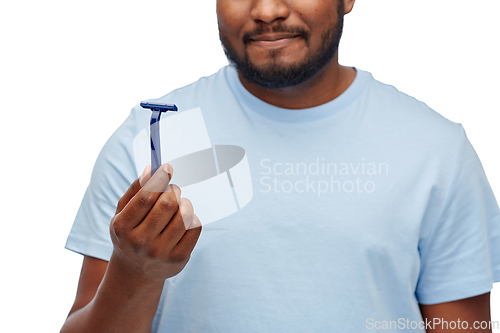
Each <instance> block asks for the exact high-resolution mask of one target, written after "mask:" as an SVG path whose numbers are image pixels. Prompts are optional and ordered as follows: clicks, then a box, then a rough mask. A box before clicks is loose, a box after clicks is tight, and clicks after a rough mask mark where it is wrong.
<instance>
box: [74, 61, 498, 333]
mask: <svg viewBox="0 0 500 333" xmlns="http://www.w3.org/2000/svg"><path fill="white" fill-rule="evenodd" d="M356 71H357V74H356V78H355V80H354V82H353V83H352V84H351V86H350V87H349V88H348V89H347V90H346V91H345V92H344V93H343V94H342V95H340V96H339V97H338V98H336V99H335V100H333V101H330V102H328V103H326V104H323V105H321V106H317V107H313V108H308V109H300V110H291V109H283V108H279V107H276V106H273V105H270V104H267V103H265V102H263V101H262V100H260V99H258V98H256V97H255V96H253V95H252V94H251V93H250V92H248V91H247V90H246V89H245V88H244V87H243V85H242V84H241V82H240V81H239V78H238V76H237V72H236V70H235V69H234V68H233V67H231V66H226V67H223V68H222V69H221V70H220V71H219V72H218V73H216V74H214V75H212V76H210V77H205V78H202V79H200V80H198V81H197V82H195V83H193V84H191V85H189V86H186V87H183V88H180V89H177V90H175V91H173V92H171V93H170V94H168V95H166V96H164V97H162V98H160V99H158V102H163V103H175V104H176V105H177V106H178V107H179V110H180V111H179V112H182V111H184V110H190V109H193V108H198V107H199V108H200V109H201V112H202V114H203V119H204V121H205V125H206V128H207V131H208V134H209V136H210V140H211V142H212V143H213V144H221V145H235V146H240V147H242V148H243V149H244V150H245V153H246V156H247V158H248V165H249V169H250V173H251V179H252V187H253V197H252V199H251V201H250V202H249V203H248V204H247V205H246V206H245V207H242V208H241V209H240V210H238V211H237V212H236V213H234V214H232V215H229V216H227V217H225V218H223V219H220V220H218V221H215V222H213V223H210V224H207V225H205V226H203V229H202V233H201V235H200V238H199V240H198V243H197V245H196V247H195V249H194V251H193V253H192V255H191V258H190V260H189V262H188V264H187V265H186V267H185V268H184V270H183V271H182V272H180V273H179V274H178V275H176V276H175V277H172V278H170V279H167V280H166V282H165V286H164V290H163V293H162V297H161V300H160V304H159V307H158V312H157V314H156V317H155V319H154V322H153V331H154V332H177V333H180V332H205V333H208V332H221V333H234V332H238V333H242V332H256V333H257V332H258V333H262V332H276V333H277V332H284V333H285V332H286V333H293V332H297V333H299V332H300V333H303V332H342V333H346V332H365V331H367V332H373V331H377V329H376V328H380V327H381V326H383V325H393V326H392V328H393V329H392V330H390V329H385V330H384V329H383V330H381V331H386V332H388V331H405V330H407V329H408V330H411V328H414V330H412V331H417V332H425V330H424V329H423V328H418V327H417V325H418V323H419V322H420V321H421V320H422V317H421V314H420V311H419V306H418V303H422V304H434V303H442V302H448V301H453V300H457V299H462V298H467V297H472V296H476V295H480V294H484V293H487V292H489V291H490V290H491V289H492V284H493V282H497V281H500V210H499V207H498V203H497V201H496V199H495V197H494V194H493V192H492V190H491V188H490V185H489V183H488V181H487V178H486V176H485V173H484V170H483V168H482V166H481V163H480V161H479V159H478V156H477V154H476V152H475V151H474V149H473V147H472V146H471V144H470V142H469V140H468V139H467V137H466V134H465V131H464V129H463V127H462V125H461V124H460V123H455V122H452V121H450V120H448V119H446V118H444V117H443V116H441V115H440V114H438V113H437V112H435V111H434V110H432V109H430V108H429V107H428V106H427V105H425V104H424V103H422V102H420V101H418V100H416V99H415V98H413V97H410V96H408V95H406V94H404V93H402V92H400V91H398V90H397V89H396V88H394V87H393V86H390V85H386V84H384V83H381V82H379V81H377V80H375V79H374V78H373V76H372V75H371V74H370V73H369V72H367V71H363V70H360V69H356ZM168 116H172V115H169V114H166V115H165V116H164V117H168ZM149 117H150V113H149V112H147V111H145V110H144V109H142V108H140V107H139V106H136V107H134V108H133V109H132V111H131V113H130V115H129V117H128V118H127V119H126V120H125V122H124V123H123V124H122V125H121V126H120V128H119V129H118V130H117V131H116V132H115V133H114V134H113V135H112V137H111V138H110V139H109V141H108V142H107V143H106V144H105V146H104V148H103V149H102V152H101V153H100V155H99V157H98V159H97V162H96V164H95V167H94V171H93V174H92V179H91V181H90V185H89V187H88V189H87V191H86V193H85V196H84V198H83V201H82V204H81V207H80V209H79V211H78V214H77V216H76V219H75V222H74V225H73V228H72V230H71V233H70V234H69V237H68V240H67V243H66V248H68V249H70V250H72V251H76V252H78V253H82V254H85V255H89V256H93V257H97V258H101V259H104V260H109V257H110V255H111V252H112V243H111V240H110V237H109V223H110V220H111V218H112V217H113V215H114V212H115V209H116V204H117V202H118V200H119V198H120V197H121V196H122V195H123V194H124V193H125V191H126V190H127V188H128V187H129V185H130V184H131V183H132V182H133V181H134V179H135V178H136V177H137V173H136V170H135V165H134V153H133V147H132V146H133V140H134V138H135V137H136V135H137V134H138V133H139V132H140V131H141V130H142V129H143V128H144V127H146V126H147V125H148V124H149ZM186 130H189V129H186ZM164 162H168V161H164ZM174 173H175V170H174ZM194 209H195V212H196V207H194ZM202 223H203V221H202ZM396 325H397V326H396ZM416 327H417V328H416Z"/></svg>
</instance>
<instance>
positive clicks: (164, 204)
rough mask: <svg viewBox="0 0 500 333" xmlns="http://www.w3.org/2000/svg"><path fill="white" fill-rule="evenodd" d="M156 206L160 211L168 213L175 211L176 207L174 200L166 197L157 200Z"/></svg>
mask: <svg viewBox="0 0 500 333" xmlns="http://www.w3.org/2000/svg"><path fill="white" fill-rule="evenodd" d="M158 205H159V206H160V208H161V209H162V210H165V211H169V212H170V211H173V210H176V209H177V207H178V206H177V202H176V201H175V199H172V198H171V197H170V196H168V195H163V196H161V198H160V199H159V200H158Z"/></svg>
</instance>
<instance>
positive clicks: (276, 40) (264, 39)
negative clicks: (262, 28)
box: [251, 35, 300, 49]
mask: <svg viewBox="0 0 500 333" xmlns="http://www.w3.org/2000/svg"><path fill="white" fill-rule="evenodd" d="M298 37H300V36H298V35H265V36H258V37H254V38H252V39H251V42H252V44H254V45H256V46H259V47H262V48H266V49H274V48H280V47H284V46H287V45H289V44H291V43H293V42H294V41H296V40H297V38H298Z"/></svg>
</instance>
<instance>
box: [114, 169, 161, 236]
mask: <svg viewBox="0 0 500 333" xmlns="http://www.w3.org/2000/svg"><path fill="white" fill-rule="evenodd" d="M168 166H169V165H168V164H164V165H162V166H161V167H160V168H159V169H158V170H157V171H156V172H155V174H154V175H153V177H151V179H149V180H148V181H147V182H146V183H145V184H144V186H143V187H142V188H141V184H140V182H141V181H140V180H136V181H135V182H134V183H133V184H132V186H130V188H129V190H128V191H127V193H126V194H125V195H124V196H123V197H122V199H123V200H120V202H119V206H120V207H119V208H121V210H120V211H119V213H118V214H116V215H115V217H114V218H113V228H115V233H116V232H118V233H125V232H128V231H130V230H132V229H133V228H135V227H136V226H137V225H139V224H140V223H141V222H142V220H143V219H144V218H145V217H146V215H147V214H148V213H149V211H150V210H151V208H152V207H153V206H154V205H155V204H156V201H157V199H158V198H159V197H160V195H161V194H162V192H163V191H164V190H165V189H166V188H167V186H168V184H169V182H170V179H171V173H170V172H169V171H170V170H171V169H170V170H169V168H168ZM170 168H171V166H170ZM146 171H147V170H145V172H146ZM145 177H147V176H145ZM138 188H139V189H138ZM134 192H135V194H134V195H133V196H132V197H131V198H130V199H128V198H129V197H130V196H131V195H132V194H133V193H134ZM127 199H128V200H127ZM126 201H128V202H126ZM125 202H126V203H125ZM123 205H124V207H123ZM117 235H118V234H117Z"/></svg>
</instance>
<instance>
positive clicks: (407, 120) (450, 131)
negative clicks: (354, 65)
mask: <svg viewBox="0 0 500 333" xmlns="http://www.w3.org/2000/svg"><path fill="white" fill-rule="evenodd" d="M367 74H368V75H369V76H370V78H369V84H368V85H367V89H366V94H365V97H364V98H365V99H366V101H365V103H366V105H367V107H368V109H369V111H368V112H367V117H368V118H369V121H372V122H373V124H377V125H378V126H381V127H382V128H384V130H387V131H388V132H389V133H391V134H389V136H391V138H393V139H399V140H402V141H403V142H405V141H406V142H407V143H408V144H410V143H414V142H420V143H421V144H423V146H425V147H428V148H431V149H434V148H435V149H437V150H442V149H450V148H451V147H455V148H456V146H457V144H459V143H460V141H462V139H463V127H462V124H460V123H457V122H454V121H452V120H450V119H448V118H446V117H445V116H443V115H442V114H440V113H439V112H438V111H436V110H434V109H432V108H431V107H429V106H428V105H427V104H426V103H424V102H423V101H420V100H418V99H417V98H415V97H413V96H411V95H409V94H407V93H405V92H402V91H400V90H399V89H397V88H396V87H395V86H393V85H390V84H387V83H384V82H381V81H379V80H377V79H375V78H373V76H372V75H371V73H367Z"/></svg>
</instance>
